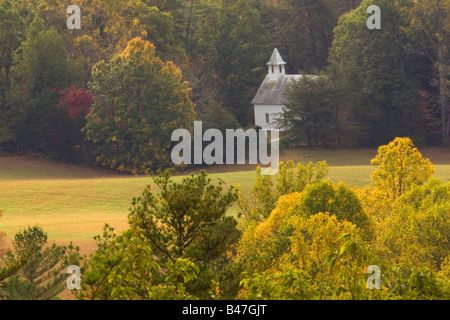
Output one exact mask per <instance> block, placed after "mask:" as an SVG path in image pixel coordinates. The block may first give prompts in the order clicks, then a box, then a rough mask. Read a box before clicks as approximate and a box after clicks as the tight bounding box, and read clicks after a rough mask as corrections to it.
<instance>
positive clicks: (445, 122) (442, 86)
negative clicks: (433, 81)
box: [438, 40, 450, 147]
mask: <svg viewBox="0 0 450 320" xmlns="http://www.w3.org/2000/svg"><path fill="white" fill-rule="evenodd" d="M444 41H445V40H444ZM438 64H439V65H438V70H439V106H440V108H441V132H442V142H443V144H444V146H445V147H449V146H450V140H449V139H450V135H449V133H450V132H449V114H448V96H447V74H446V70H445V68H446V61H445V44H444V43H443V41H439V48H438Z"/></svg>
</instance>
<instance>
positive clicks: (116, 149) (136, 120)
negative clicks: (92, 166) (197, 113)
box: [83, 38, 194, 173]
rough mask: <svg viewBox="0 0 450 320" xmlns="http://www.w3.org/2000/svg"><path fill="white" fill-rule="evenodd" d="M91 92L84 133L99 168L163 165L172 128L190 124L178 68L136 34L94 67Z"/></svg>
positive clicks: (185, 86) (190, 110)
mask: <svg viewBox="0 0 450 320" xmlns="http://www.w3.org/2000/svg"><path fill="white" fill-rule="evenodd" d="M91 92H92V93H93V94H94V95H95V100H94V104H93V106H92V108H91V111H90V113H89V114H88V115H87V117H86V119H87V123H86V126H85V127H84V128H83V132H84V133H85V134H86V139H87V140H89V141H92V142H93V143H94V147H95V153H96V155H97V161H98V162H99V163H102V164H103V165H104V166H110V167H111V168H114V169H118V170H121V171H129V172H133V173H142V172H144V171H145V170H146V169H148V168H158V167H162V166H166V165H168V163H169V161H170V157H169V148H170V147H171V135H172V132H173V131H174V130H175V129H178V128H187V129H190V128H191V127H192V125H193V120H194V108H193V104H192V102H191V101H190V99H189V92H190V89H189V88H188V84H187V83H186V82H183V81H182V80H181V71H180V69H178V68H177V67H176V66H175V65H174V64H173V63H172V62H167V63H164V62H162V61H161V59H160V58H159V57H157V56H156V54H155V47H154V46H153V45H152V44H151V43H149V42H148V41H144V40H142V39H139V38H136V39H134V40H132V41H130V42H129V44H128V46H127V48H126V49H125V51H124V52H123V53H122V54H120V55H116V56H115V57H114V58H113V59H112V60H111V62H109V63H105V62H100V63H98V64H97V65H96V66H95V67H94V70H93V82H92V83H91Z"/></svg>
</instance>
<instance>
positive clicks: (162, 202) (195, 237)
mask: <svg viewBox="0 0 450 320" xmlns="http://www.w3.org/2000/svg"><path fill="white" fill-rule="evenodd" d="M170 173H171V170H166V171H165V172H162V171H159V173H158V175H157V176H156V177H154V182H155V184H156V185H157V186H158V187H159V189H160V190H161V191H160V192H159V193H158V194H157V195H154V194H153V193H152V192H151V190H150V187H148V188H147V189H145V190H144V192H143V193H142V195H141V196H140V197H138V198H135V199H134V200H133V204H132V208H131V212H130V214H129V223H130V226H131V227H132V228H133V229H135V230H142V234H143V236H144V237H145V238H146V239H147V241H148V244H149V246H150V248H151V249H152V252H153V254H154V255H155V256H157V257H158V263H159V264H160V265H161V266H162V267H163V268H167V267H168V264H169V263H170V262H171V263H174V262H175V261H176V259H180V258H181V259H190V260H191V261H192V262H193V263H195V264H196V265H197V266H198V267H199V268H200V273H199V274H200V275H201V276H199V278H198V279H196V280H194V281H193V282H192V283H190V284H188V285H187V288H188V290H189V292H191V293H192V294H194V295H196V296H198V297H200V298H205V293H206V292H207V288H209V287H210V284H211V280H213V279H216V280H217V276H218V274H217V273H218V272H219V271H220V269H221V266H222V265H223V263H224V262H225V261H226V260H227V254H226V252H227V251H228V250H229V248H230V246H232V245H233V244H234V243H235V242H236V241H237V240H238V238H239V235H240V232H239V231H238V230H237V229H236V225H237V222H236V221H235V219H234V218H233V217H230V216H227V215H226V211H227V209H228V208H229V207H230V206H231V205H232V204H233V203H234V202H235V201H236V199H237V194H236V191H235V190H233V188H232V187H231V188H230V189H229V190H227V191H226V192H225V193H223V187H222V186H221V184H222V183H221V182H219V185H214V184H212V183H211V179H209V178H208V177H207V175H206V173H205V172H203V171H202V172H201V173H200V174H199V175H197V176H195V175H192V176H190V177H187V178H184V179H183V182H182V183H176V182H174V181H172V180H171V176H170Z"/></svg>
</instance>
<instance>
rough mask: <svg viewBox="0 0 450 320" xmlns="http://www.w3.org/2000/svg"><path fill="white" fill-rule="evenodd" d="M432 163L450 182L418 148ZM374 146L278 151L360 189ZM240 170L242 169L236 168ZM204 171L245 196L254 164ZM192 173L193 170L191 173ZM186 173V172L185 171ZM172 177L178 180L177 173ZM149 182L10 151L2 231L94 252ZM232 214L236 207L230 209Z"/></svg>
mask: <svg viewBox="0 0 450 320" xmlns="http://www.w3.org/2000/svg"><path fill="white" fill-rule="evenodd" d="M419 151H421V152H422V154H423V155H424V156H425V157H428V158H429V159H430V160H431V162H432V163H433V164H434V165H435V176H436V177H439V178H441V179H442V180H444V181H448V180H450V151H448V150H442V149H434V148H425V149H423V150H421V149H419ZM375 155H376V150H375V149H359V150H314V149H293V150H287V151H284V152H282V154H281V160H282V161H287V160H290V159H292V160H295V161H300V162H302V163H304V164H305V163H307V162H309V161H313V162H317V161H320V160H326V161H327V163H328V164H329V166H330V171H329V174H328V178H329V179H330V180H332V181H333V182H336V183H337V182H340V181H344V182H345V183H347V184H349V185H351V186H358V187H362V186H364V185H367V184H369V183H370V175H371V173H372V171H373V167H372V166H371V165H370V160H371V159H372V158H373V157H374V156H375ZM240 170H244V171H240ZM206 171H207V172H208V173H209V174H210V177H211V178H212V179H213V181H218V179H221V180H223V181H224V182H225V184H226V185H237V184H240V185H241V189H242V190H243V192H244V194H246V193H247V192H248V191H249V190H250V189H251V187H252V185H253V182H254V177H255V172H254V167H252V166H242V167H241V166H220V167H210V168H207V169H206ZM190 172H194V171H192V170H191V171H190ZM183 174H186V173H183ZM175 179H178V180H180V179H182V176H181V175H180V174H178V176H177V177H175ZM151 183H152V179H151V177H150V176H128V175H120V174H116V173H114V172H110V171H107V170H100V169H91V168H84V167H79V166H75V165H69V164H61V163H57V162H51V161H44V160H37V159H32V158H27V157H19V156H14V155H3V156H2V157H0V210H3V217H2V218H1V219H0V231H3V232H5V233H6V235H7V239H8V240H9V241H11V239H12V238H13V237H14V235H15V234H16V233H17V232H18V231H20V230H23V229H24V228H26V227H27V226H34V225H38V226H40V227H42V228H43V229H44V231H46V232H47V233H48V237H49V240H50V242H53V241H55V242H56V243H58V244H66V243H68V242H69V241H73V243H74V244H76V245H79V246H80V247H81V251H82V252H83V253H90V252H92V251H93V250H95V242H94V240H93V237H94V236H95V235H97V234H100V233H101V232H102V228H103V226H104V224H105V223H108V224H109V225H111V226H113V227H115V228H116V230H123V229H125V228H127V227H128V223H127V215H128V210H129V207H130V204H131V201H132V198H133V197H137V196H139V195H140V194H141V192H142V191H143V189H144V188H145V187H146V186H147V185H148V184H151ZM230 214H236V208H231V209H230Z"/></svg>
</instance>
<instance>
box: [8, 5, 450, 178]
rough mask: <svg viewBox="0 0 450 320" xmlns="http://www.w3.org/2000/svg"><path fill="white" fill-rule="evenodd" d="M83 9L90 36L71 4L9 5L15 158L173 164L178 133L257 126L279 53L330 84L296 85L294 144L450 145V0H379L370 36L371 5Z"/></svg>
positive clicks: (134, 166)
mask: <svg viewBox="0 0 450 320" xmlns="http://www.w3.org/2000/svg"><path fill="white" fill-rule="evenodd" d="M72 2H73V4H75V5H78V6H79V7H80V8H81V11H82V14H81V16H82V20H81V29H80V30H77V29H72V30H69V29H68V28H67V26H66V20H67V18H68V17H69V16H70V15H69V14H66V10H67V4H66V3H61V2H60V1H53V0H47V1H31V0H4V1H1V4H0V15H1V20H0V23H1V32H0V43H1V44H2V46H1V47H2V50H1V56H0V70H1V73H0V111H1V112H0V146H1V147H2V149H3V150H4V151H12V152H27V153H30V152H31V153H36V154H40V155H41V156H44V157H51V158H54V159H59V160H64V161H74V162H81V163H89V164H92V163H98V164H103V165H104V166H109V167H111V168H115V169H119V170H124V171H130V172H142V171H143V168H147V167H149V166H150V167H153V168H157V167H164V166H167V165H168V155H167V154H168V152H167V150H168V149H170V147H171V143H170V135H169V134H170V131H171V130H172V129H173V128H180V127H185V128H187V129H189V128H190V127H192V124H191V123H192V120H194V119H199V120H202V121H203V122H204V125H205V129H206V128H207V127H210V128H212V127H213V128H219V129H225V128H230V129H232V128H241V127H242V128H248V127H251V126H252V125H253V123H254V120H253V107H252V105H251V104H250V102H251V100H252V98H253V96H254V94H255V93H256V91H257V89H258V87H259V85H260V84H261V82H262V80H263V79H264V77H265V74H266V72H267V70H266V62H267V61H268V59H269V57H270V53H271V52H272V50H273V48H275V47H276V48H278V49H279V50H280V52H281V54H282V56H283V57H284V59H285V60H286V62H287V68H288V70H287V71H288V73H305V74H323V75H326V79H327V83H323V84H322V85H308V84H305V83H297V84H296V86H293V88H292V92H291V94H290V99H289V100H290V103H289V104H288V106H289V110H290V111H291V113H289V114H288V116H287V117H286V121H290V122H291V123H292V124H293V126H292V128H293V129H292V130H291V132H290V133H289V134H288V136H287V137H286V138H285V142H286V143H285V144H287V145H305V144H309V145H318V146H325V147H327V146H339V145H341V146H352V147H354V146H377V145H380V144H383V143H387V142H389V141H391V140H392V139H393V138H395V137H397V136H408V137H411V138H412V139H413V140H414V141H415V143H417V144H418V145H433V146H440V145H446V146H448V145H449V116H448V112H449V111H448V86H449V82H448V81H449V76H448V74H449V49H448V47H449V43H450V41H449V38H448V37H449V32H448V31H449V28H450V26H449V25H450V18H449V17H448V16H449V13H450V9H449V4H448V1H436V0H429V1H413V0H401V1H396V2H392V1H385V0H380V1H378V2H377V5H378V6H380V8H381V11H382V28H381V30H369V29H368V28H367V27H366V20H367V19H368V17H369V14H367V12H366V10H367V7H368V6H369V5H370V4H372V3H369V2H368V1H363V3H360V2H361V1H347V0H321V1H310V0H306V1H291V0H279V1H269V0H267V1H266V0H252V1H241V0H230V1H224V0H191V1H181V0H167V1H164V0H163V1H140V0H132V1H122V0H119V1H72ZM132 41H134V42H132ZM137 41H141V43H139V44H138V43H137ZM154 64H156V65H155V68H152V67H150V66H153V65H154ZM159 70H160V71H159ZM162 70H164V71H162ZM305 85H306V88H305ZM324 97H326V98H324ZM298 114H301V115H302V117H301V118H302V121H301V122H300V123H296V122H295V119H296V118H298V117H297V115H298ZM165 124H170V125H168V126H166V125H165ZM149 140H150V142H149Z"/></svg>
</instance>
